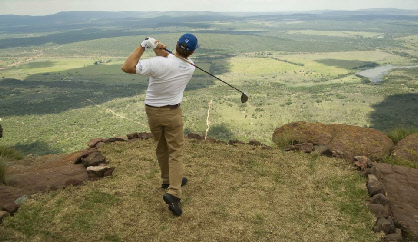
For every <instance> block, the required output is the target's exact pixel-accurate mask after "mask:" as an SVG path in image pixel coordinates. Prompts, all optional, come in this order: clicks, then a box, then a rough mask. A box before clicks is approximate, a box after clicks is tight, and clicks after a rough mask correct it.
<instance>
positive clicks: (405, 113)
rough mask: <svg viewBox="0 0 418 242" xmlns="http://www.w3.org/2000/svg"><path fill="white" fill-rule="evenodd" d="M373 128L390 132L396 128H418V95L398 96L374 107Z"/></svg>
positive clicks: (390, 97) (371, 117)
mask: <svg viewBox="0 0 418 242" xmlns="http://www.w3.org/2000/svg"><path fill="white" fill-rule="evenodd" d="M372 107H373V108H374V109H375V110H374V111H373V112H372V113H371V114H370V119H371V123H372V128H375V129H379V130H383V131H389V130H392V129H394V128H402V127H403V128H418V93H408V94H396V95H392V96H389V97H387V98H386V99H385V100H383V101H382V102H381V103H378V104H375V105H373V106H372Z"/></svg>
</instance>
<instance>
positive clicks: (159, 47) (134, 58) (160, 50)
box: [122, 37, 169, 74]
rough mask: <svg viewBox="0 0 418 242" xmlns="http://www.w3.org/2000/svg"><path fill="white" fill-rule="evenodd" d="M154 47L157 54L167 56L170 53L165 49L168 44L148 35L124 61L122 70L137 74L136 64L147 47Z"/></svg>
mask: <svg viewBox="0 0 418 242" xmlns="http://www.w3.org/2000/svg"><path fill="white" fill-rule="evenodd" d="M151 48H152V49H154V52H155V55H156V56H163V57H167V56H168V55H169V53H168V52H167V51H166V50H165V48H167V46H166V45H164V44H162V43H161V42H160V41H158V40H156V39H154V38H150V37H147V38H145V40H144V41H142V42H141V45H140V46H138V47H137V48H136V49H135V50H134V51H133V52H132V53H131V55H129V57H128V59H126V61H125V63H123V66H122V71H124V72H126V73H130V74H136V64H137V63H138V61H139V59H140V58H141V56H142V55H143V54H144V52H145V50H146V49H151Z"/></svg>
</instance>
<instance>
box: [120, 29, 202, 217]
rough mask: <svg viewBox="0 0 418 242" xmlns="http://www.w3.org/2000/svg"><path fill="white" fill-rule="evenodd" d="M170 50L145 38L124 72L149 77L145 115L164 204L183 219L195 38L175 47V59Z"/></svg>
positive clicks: (188, 36)
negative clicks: (186, 107)
mask: <svg viewBox="0 0 418 242" xmlns="http://www.w3.org/2000/svg"><path fill="white" fill-rule="evenodd" d="M166 47H167V46H166V45H164V44H162V43H161V42H159V41H158V40H155V39H153V38H146V39H145V40H144V41H143V42H142V43H141V45H140V46H138V47H137V48H136V49H135V50H134V51H133V52H132V53H131V55H130V56H129V57H128V59H126V61H125V63H124V64H123V66H122V70H123V71H124V72H126V73H130V74H140V75H147V76H149V84H148V89H147V92H146V96H145V111H146V114H147V117H148V124H149V127H150V130H151V133H152V135H153V137H154V140H155V141H156V143H157V148H156V155H157V159H158V163H159V165H160V169H161V178H162V186H161V187H162V188H167V193H166V194H164V195H163V199H164V201H165V202H166V203H167V204H168V206H169V207H168V208H169V209H170V211H172V212H173V214H174V215H176V216H180V215H181V214H182V210H181V207H180V200H181V197H182V191H181V187H182V186H184V185H185V184H186V183H187V179H186V178H185V177H183V148H184V135H183V117H182V112H181V107H180V103H181V101H182V99H183V92H184V89H185V88H186V85H187V83H188V82H189V81H190V79H191V78H192V75H193V72H194V70H195V67H194V66H193V65H190V64H189V63H187V62H186V61H184V60H183V59H186V60H187V61H188V62H190V63H193V62H192V60H190V59H189V58H188V57H189V56H190V55H191V54H193V52H194V50H195V49H196V47H197V38H196V37H195V36H194V35H193V34H189V33H187V34H184V35H182V36H181V37H180V39H179V40H178V42H177V45H176V53H175V55H171V54H169V52H167V51H166V50H165V48H166ZM151 48H152V49H153V50H154V52H155V55H156V56H155V57H153V58H150V59H143V60H142V59H141V56H142V55H143V54H144V52H145V50H146V49H151Z"/></svg>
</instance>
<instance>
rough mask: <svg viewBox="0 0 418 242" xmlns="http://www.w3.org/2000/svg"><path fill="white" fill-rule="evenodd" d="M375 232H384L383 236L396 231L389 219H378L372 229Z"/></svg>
mask: <svg viewBox="0 0 418 242" xmlns="http://www.w3.org/2000/svg"><path fill="white" fill-rule="evenodd" d="M373 230H374V231H375V232H384V233H385V234H390V233H394V232H395V231H396V227H395V224H394V223H393V220H392V219H391V218H388V219H386V218H383V217H381V218H378V219H377V221H376V224H375V226H374V228H373Z"/></svg>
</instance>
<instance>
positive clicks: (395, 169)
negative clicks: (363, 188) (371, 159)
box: [373, 163, 418, 238]
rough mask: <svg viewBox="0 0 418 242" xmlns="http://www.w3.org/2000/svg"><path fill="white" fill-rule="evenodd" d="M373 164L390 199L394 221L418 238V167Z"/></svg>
mask: <svg viewBox="0 0 418 242" xmlns="http://www.w3.org/2000/svg"><path fill="white" fill-rule="evenodd" d="M373 165H374V166H375V167H376V176H377V178H378V179H379V181H380V182H381V183H382V184H383V186H384V188H385V191H386V196H387V198H388V199H389V201H390V210H391V216H392V217H393V220H394V222H395V223H396V224H397V225H398V226H399V227H402V229H403V230H404V231H406V233H408V234H411V235H412V236H414V237H416V238H418V222H417V221H418V217H417V214H418V169H414V168H410V167H404V166H397V165H390V164H385V163H373Z"/></svg>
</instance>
